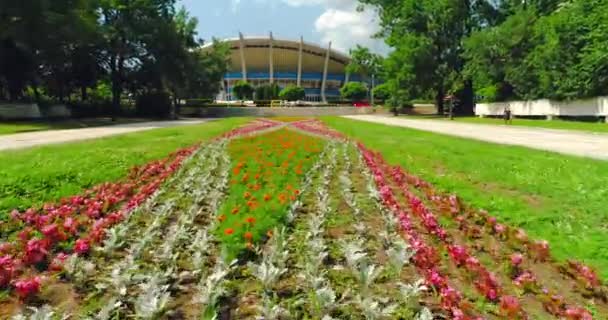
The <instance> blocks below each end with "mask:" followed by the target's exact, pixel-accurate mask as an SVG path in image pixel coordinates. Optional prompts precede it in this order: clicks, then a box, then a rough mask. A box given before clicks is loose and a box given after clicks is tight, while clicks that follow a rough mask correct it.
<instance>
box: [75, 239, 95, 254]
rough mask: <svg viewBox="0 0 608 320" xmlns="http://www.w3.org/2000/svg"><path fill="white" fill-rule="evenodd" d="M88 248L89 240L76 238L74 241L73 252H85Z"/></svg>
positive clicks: (89, 247)
mask: <svg viewBox="0 0 608 320" xmlns="http://www.w3.org/2000/svg"><path fill="white" fill-rule="evenodd" d="M89 249H91V246H90V244H89V240H86V239H78V240H76V243H74V252H76V253H78V254H85V253H87V252H89Z"/></svg>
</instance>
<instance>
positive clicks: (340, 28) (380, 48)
mask: <svg viewBox="0 0 608 320" xmlns="http://www.w3.org/2000/svg"><path fill="white" fill-rule="evenodd" d="M255 1H256V2H264V3H267V4H271V5H275V4H277V3H278V2H283V3H285V4H287V5H289V6H292V7H302V6H322V7H323V8H324V10H325V11H324V12H323V13H322V14H321V15H320V16H319V17H318V18H317V20H316V21H315V23H314V30H315V31H316V32H317V33H319V35H320V38H321V41H322V42H323V44H325V43H328V42H329V41H332V46H333V47H334V48H335V49H338V50H341V51H345V52H348V49H350V48H353V47H355V45H357V44H360V45H362V46H366V47H369V48H370V49H371V50H372V51H375V52H378V53H386V52H387V46H386V45H385V44H384V43H383V41H382V40H378V39H372V35H374V34H375V33H376V32H378V31H379V25H378V17H377V14H376V12H375V11H373V10H372V9H369V8H368V9H366V10H364V11H363V12H359V11H357V5H358V1H357V0H255ZM240 2H241V0H232V4H233V8H236V7H237V6H238V5H239V3H240Z"/></svg>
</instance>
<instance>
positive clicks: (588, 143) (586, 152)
mask: <svg viewBox="0 0 608 320" xmlns="http://www.w3.org/2000/svg"><path fill="white" fill-rule="evenodd" d="M345 118H349V119H355V120H362V121H368V122H375V123H382V124H387V125H391V126H398V127H408V128H413V129H419V130H425V131H432V132H436V133H442V134H447V135H452V136H458V137H463V138H470V139H476V140H482V141H488V142H494V143H500V144H510V145H518V146H524V147H529V148H534V149H540V150H547V151H554V152H559V153H564V154H569V155H575V156H583V157H589V158H595V159H601V160H608V134H605V133H586V132H578V131H570V130H554V129H544V128H531V127H515V126H505V125H486V124H470V123H462V122H451V121H444V120H412V119H407V118H403V117H399V118H395V117H392V116H373V115H359V116H345Z"/></svg>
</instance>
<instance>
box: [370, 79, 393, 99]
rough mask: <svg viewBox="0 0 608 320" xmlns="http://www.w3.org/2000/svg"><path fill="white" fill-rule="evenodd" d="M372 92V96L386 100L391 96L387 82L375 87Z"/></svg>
mask: <svg viewBox="0 0 608 320" xmlns="http://www.w3.org/2000/svg"><path fill="white" fill-rule="evenodd" d="M372 92H373V93H374V98H375V99H377V100H382V101H386V100H388V99H389V98H390V97H391V93H390V88H389V86H388V84H387V83H383V84H381V85H379V86H377V87H375V88H374V89H373V90H372Z"/></svg>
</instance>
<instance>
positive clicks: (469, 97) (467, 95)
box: [458, 79, 475, 116]
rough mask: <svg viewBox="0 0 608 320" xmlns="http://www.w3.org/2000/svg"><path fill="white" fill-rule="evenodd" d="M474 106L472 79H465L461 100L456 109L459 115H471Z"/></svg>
mask: <svg viewBox="0 0 608 320" xmlns="http://www.w3.org/2000/svg"><path fill="white" fill-rule="evenodd" d="M474 108H475V93H474V91H473V81H472V80H470V79H467V80H465V81H464V89H463V91H462V101H461V104H460V108H459V110H458V114H459V115H463V116H470V115H473V114H474V112H473V110H474Z"/></svg>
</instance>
